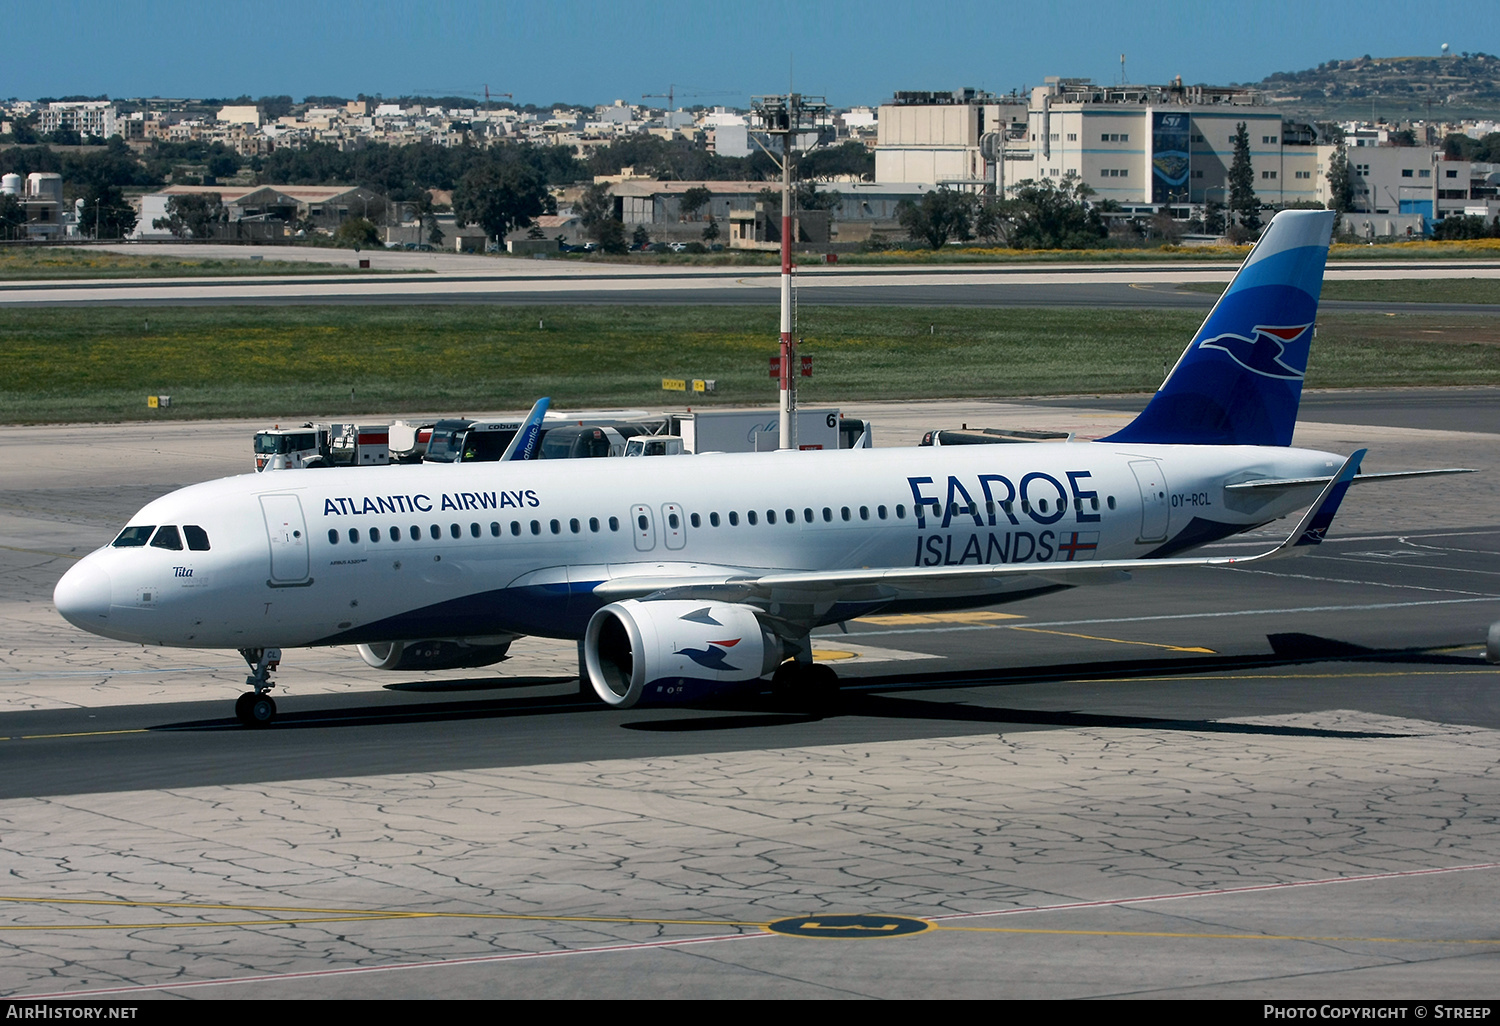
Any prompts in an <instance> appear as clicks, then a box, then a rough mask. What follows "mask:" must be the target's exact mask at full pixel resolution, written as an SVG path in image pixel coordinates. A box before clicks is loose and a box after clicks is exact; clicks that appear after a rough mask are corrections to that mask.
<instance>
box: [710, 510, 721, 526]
mask: <svg viewBox="0 0 1500 1026" xmlns="http://www.w3.org/2000/svg"><path fill="white" fill-rule="evenodd" d="M708 523H709V526H711V527H718V526H719V514H717V513H710V514H709V515H708Z"/></svg>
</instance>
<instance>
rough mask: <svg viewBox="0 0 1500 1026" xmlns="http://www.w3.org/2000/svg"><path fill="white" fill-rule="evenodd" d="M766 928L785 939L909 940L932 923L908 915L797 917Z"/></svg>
mask: <svg viewBox="0 0 1500 1026" xmlns="http://www.w3.org/2000/svg"><path fill="white" fill-rule="evenodd" d="M766 929H768V930H770V931H771V932H772V933H782V934H786V935H787V936H788V937H819V938H822V939H824V940H875V939H877V938H881V937H909V936H911V935H912V934H914V933H925V932H926V931H928V930H931V929H932V924H931V923H929V922H927V921H926V920H925V919H913V918H912V917H911V916H862V915H841V916H798V917H797V918H796V919H778V920H777V921H776V922H774V923H768V924H767V925H766Z"/></svg>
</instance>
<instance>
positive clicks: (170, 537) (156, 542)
mask: <svg viewBox="0 0 1500 1026" xmlns="http://www.w3.org/2000/svg"><path fill="white" fill-rule="evenodd" d="M151 547H152V548H153V549H173V550H178V549H181V548H182V535H181V534H179V533H178V532H177V528H175V527H173V526H171V525H170V524H168V525H167V526H165V527H158V528H157V529H156V535H155V536H154V537H153V538H152V539H151Z"/></svg>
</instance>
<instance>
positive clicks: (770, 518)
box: [766, 509, 776, 524]
mask: <svg viewBox="0 0 1500 1026" xmlns="http://www.w3.org/2000/svg"><path fill="white" fill-rule="evenodd" d="M766 523H768V524H774V523H776V511H775V510H774V509H768V510H766Z"/></svg>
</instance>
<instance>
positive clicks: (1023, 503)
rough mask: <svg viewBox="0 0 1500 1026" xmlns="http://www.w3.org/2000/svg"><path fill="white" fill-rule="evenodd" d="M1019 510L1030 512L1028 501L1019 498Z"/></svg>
mask: <svg viewBox="0 0 1500 1026" xmlns="http://www.w3.org/2000/svg"><path fill="white" fill-rule="evenodd" d="M1021 512H1022V513H1030V512H1031V503H1030V502H1028V501H1026V500H1025V499H1022V500H1021Z"/></svg>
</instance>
